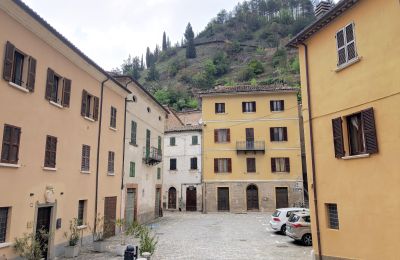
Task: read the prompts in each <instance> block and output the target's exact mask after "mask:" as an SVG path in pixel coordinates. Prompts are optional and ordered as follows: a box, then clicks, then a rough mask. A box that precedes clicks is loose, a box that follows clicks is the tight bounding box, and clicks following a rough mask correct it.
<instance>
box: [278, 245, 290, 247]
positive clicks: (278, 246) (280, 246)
mask: <svg viewBox="0 0 400 260" xmlns="http://www.w3.org/2000/svg"><path fill="white" fill-rule="evenodd" d="M276 247H289V246H287V245H277V246H276Z"/></svg>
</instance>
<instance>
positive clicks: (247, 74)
mask: <svg viewBox="0 0 400 260" xmlns="http://www.w3.org/2000/svg"><path fill="white" fill-rule="evenodd" d="M254 77H255V74H254V71H253V69H252V68H250V67H246V68H244V69H242V70H240V71H239V73H238V75H237V80H238V81H240V82H245V81H249V80H250V79H252V78H254Z"/></svg>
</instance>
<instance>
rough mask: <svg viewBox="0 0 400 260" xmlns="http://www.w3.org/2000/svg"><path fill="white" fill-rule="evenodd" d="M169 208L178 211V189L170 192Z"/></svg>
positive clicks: (171, 189)
mask: <svg viewBox="0 0 400 260" xmlns="http://www.w3.org/2000/svg"><path fill="white" fill-rule="evenodd" d="M168 208H169V209H176V189H175V188H174V187H171V188H169V190H168Z"/></svg>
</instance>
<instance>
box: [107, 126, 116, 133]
mask: <svg viewBox="0 0 400 260" xmlns="http://www.w3.org/2000/svg"><path fill="white" fill-rule="evenodd" d="M108 128H110V130H113V131H114V132H117V128H114V127H112V126H109V127H108Z"/></svg>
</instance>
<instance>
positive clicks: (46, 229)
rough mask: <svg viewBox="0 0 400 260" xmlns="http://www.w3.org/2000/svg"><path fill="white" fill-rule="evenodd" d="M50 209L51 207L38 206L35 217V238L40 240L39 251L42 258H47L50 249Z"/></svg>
mask: <svg viewBox="0 0 400 260" xmlns="http://www.w3.org/2000/svg"><path fill="white" fill-rule="evenodd" d="M51 211H52V207H40V208H38V212H37V218H36V238H37V239H38V240H39V242H40V251H41V254H42V257H43V258H44V259H48V256H49V251H50V250H49V249H50V243H49V242H50V241H49V233H50V227H51Z"/></svg>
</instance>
